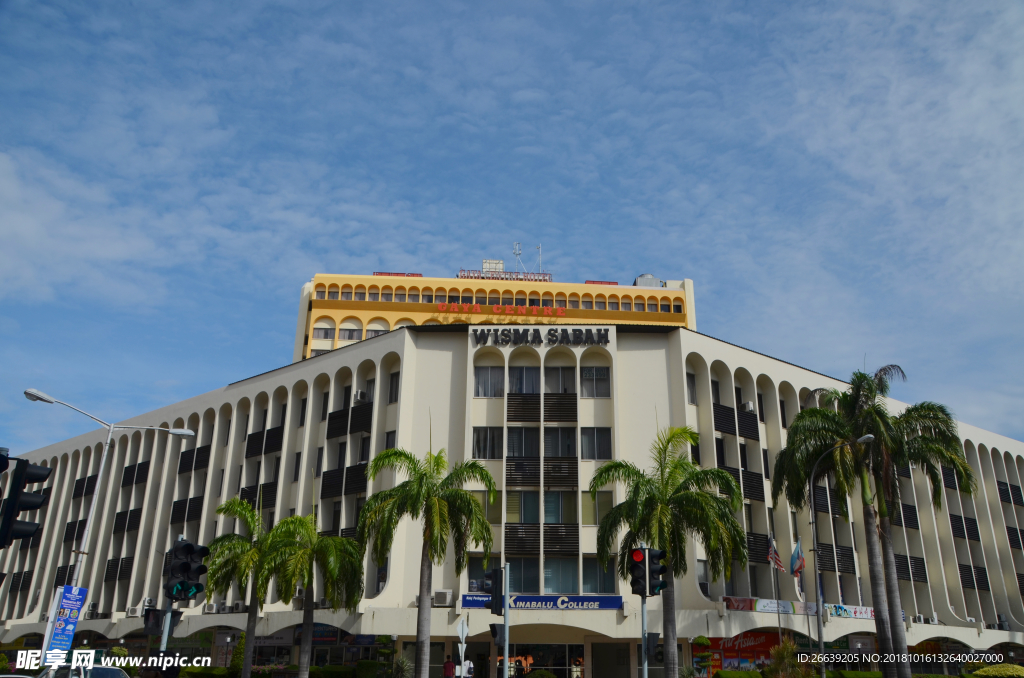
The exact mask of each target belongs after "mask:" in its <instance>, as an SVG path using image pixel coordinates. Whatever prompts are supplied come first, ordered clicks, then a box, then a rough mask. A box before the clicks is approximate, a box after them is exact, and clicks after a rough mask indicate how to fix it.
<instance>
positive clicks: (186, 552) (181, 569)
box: [164, 539, 210, 600]
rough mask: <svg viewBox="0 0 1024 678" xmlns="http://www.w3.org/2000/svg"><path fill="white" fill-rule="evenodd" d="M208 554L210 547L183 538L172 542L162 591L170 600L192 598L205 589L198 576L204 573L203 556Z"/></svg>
mask: <svg viewBox="0 0 1024 678" xmlns="http://www.w3.org/2000/svg"><path fill="white" fill-rule="evenodd" d="M208 555H210V549H208V548H206V547H205V546H196V545H195V544H193V543H192V542H190V541H186V540H184V539H182V540H180V541H176V542H174V545H173V546H172V547H171V563H170V565H169V566H168V568H167V574H168V577H167V581H166V582H165V583H164V593H165V594H166V595H167V597H168V598H169V599H171V600H192V599H193V598H195V597H196V596H198V595H199V594H200V593H202V592H203V591H205V590H206V587H205V586H203V585H202V584H200V583H199V577H201V576H202V575H204V574H206V569H207V568H206V565H203V558H205V557H206V556H208Z"/></svg>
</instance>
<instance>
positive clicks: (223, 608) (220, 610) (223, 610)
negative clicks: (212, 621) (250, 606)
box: [217, 601, 231, 614]
mask: <svg viewBox="0 0 1024 678" xmlns="http://www.w3.org/2000/svg"><path fill="white" fill-rule="evenodd" d="M228 612H231V606H230V605H228V604H227V603H225V602H224V601H221V603H220V605H218V606H217V614H227V613H228Z"/></svg>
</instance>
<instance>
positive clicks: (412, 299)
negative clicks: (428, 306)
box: [409, 287, 420, 304]
mask: <svg viewBox="0 0 1024 678" xmlns="http://www.w3.org/2000/svg"><path fill="white" fill-rule="evenodd" d="M419 301H420V288H418V287H410V288H409V303H410V304H418V303H419Z"/></svg>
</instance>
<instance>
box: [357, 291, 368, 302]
mask: <svg viewBox="0 0 1024 678" xmlns="http://www.w3.org/2000/svg"><path fill="white" fill-rule="evenodd" d="M356 301H366V292H356Z"/></svg>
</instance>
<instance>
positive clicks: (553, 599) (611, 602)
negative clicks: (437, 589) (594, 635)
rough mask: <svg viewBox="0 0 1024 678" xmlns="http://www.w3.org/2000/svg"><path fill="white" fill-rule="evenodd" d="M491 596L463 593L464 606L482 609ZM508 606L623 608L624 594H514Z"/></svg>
mask: <svg viewBox="0 0 1024 678" xmlns="http://www.w3.org/2000/svg"><path fill="white" fill-rule="evenodd" d="M490 602H491V596H490V595H488V594H481V593H464V594H462V607H464V608H467V609H482V608H485V607H487V606H488V605H490ZM508 606H509V608H510V609H513V610H550V611H554V612H560V611H563V610H621V609H622V596H521V595H519V594H512V595H511V596H509V599H508Z"/></svg>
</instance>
